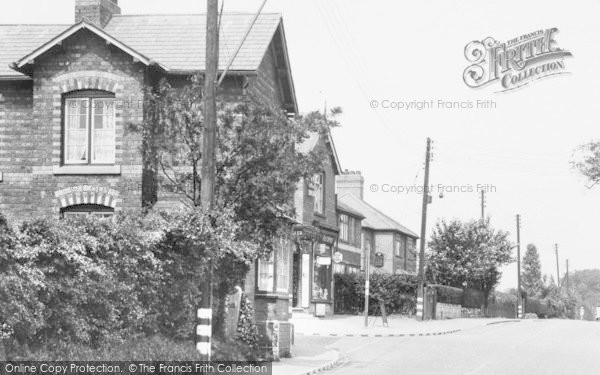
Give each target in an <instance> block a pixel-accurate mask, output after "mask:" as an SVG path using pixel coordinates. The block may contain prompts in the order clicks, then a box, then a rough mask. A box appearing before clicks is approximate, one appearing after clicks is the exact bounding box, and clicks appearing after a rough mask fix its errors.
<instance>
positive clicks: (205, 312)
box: [196, 0, 219, 361]
mask: <svg viewBox="0 0 600 375" xmlns="http://www.w3.org/2000/svg"><path fill="white" fill-rule="evenodd" d="M218 65H219V0H207V11H206V68H205V71H204V130H203V133H202V169H201V178H202V180H201V182H200V189H201V190H200V201H201V203H202V208H203V209H204V210H205V211H209V210H211V209H212V208H213V205H214V201H215V198H214V191H215V174H216V170H215V144H216V135H217V101H216V85H215V84H216V80H217V72H218V68H219V66H218ZM212 266H213V263H212V259H211V260H209V264H208V272H207V277H206V278H205V280H204V282H203V283H202V286H201V290H202V303H201V306H200V308H199V309H198V315H197V318H198V325H197V326H196V349H197V350H198V352H200V355H202V356H203V357H204V359H205V360H207V361H210V358H211V341H212V340H211V336H212Z"/></svg>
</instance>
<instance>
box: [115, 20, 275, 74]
mask: <svg viewBox="0 0 600 375" xmlns="http://www.w3.org/2000/svg"><path fill="white" fill-rule="evenodd" d="M254 16H255V15H254V14H251V13H225V14H223V16H222V18H221V28H220V37H219V39H220V41H219V68H220V69H224V68H225V67H226V65H227V63H228V62H229V60H230V58H231V56H233V54H234V53H235V50H236V49H237V47H238V46H239V44H240V42H241V41H242V38H243V37H244V34H245V33H246V31H247V29H248V27H249V26H250V24H251V22H252V19H253V18H254ZM280 21H281V15H280V14H270V13H266V14H261V15H260V16H259V17H258V19H257V21H256V23H255V24H254V26H253V27H252V30H251V31H250V34H249V35H248V38H247V39H246V41H245V42H244V45H243V46H242V49H241V50H240V52H239V53H238V55H237V57H236V58H235V61H234V62H233V65H232V66H231V68H230V70H233V71H254V70H257V69H258V67H259V65H260V63H261V61H262V59H263V57H264V55H265V52H266V51H267V48H268V47H269V43H271V40H272V39H273V35H274V34H275V31H276V30H277V27H278V26H279V24H280ZM104 31H106V32H107V33H108V34H110V35H112V36H113V37H115V38H116V39H118V40H119V41H121V42H122V43H125V44H126V45H128V46H129V47H131V48H133V49H135V50H136V51H138V52H140V53H142V54H144V55H146V56H149V57H150V58H152V59H153V60H155V61H156V62H158V63H159V64H160V65H163V66H165V67H166V68H167V69H169V70H183V71H189V70H204V67H205V52H206V15H204V14H195V15H120V16H114V17H113V18H112V19H111V20H110V22H109V23H108V25H106V27H105V28H104Z"/></svg>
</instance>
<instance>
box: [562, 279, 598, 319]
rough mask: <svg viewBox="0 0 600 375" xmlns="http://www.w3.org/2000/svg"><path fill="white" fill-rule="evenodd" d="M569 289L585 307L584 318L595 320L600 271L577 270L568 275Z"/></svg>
mask: <svg viewBox="0 0 600 375" xmlns="http://www.w3.org/2000/svg"><path fill="white" fill-rule="evenodd" d="M569 287H570V288H572V290H573V293H575V294H576V295H577V297H578V299H579V302H580V305H581V306H584V307H585V318H586V319H590V320H593V319H595V318H596V307H598V306H600V270H599V269H589V270H578V271H574V272H572V273H571V274H570V275H569Z"/></svg>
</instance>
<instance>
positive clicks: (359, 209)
mask: <svg viewBox="0 0 600 375" xmlns="http://www.w3.org/2000/svg"><path fill="white" fill-rule="evenodd" d="M336 191H337V194H338V207H344V208H346V209H347V210H352V211H353V212H355V213H357V214H360V215H362V216H363V217H364V219H363V220H362V224H361V237H362V240H361V244H362V247H361V248H354V252H355V253H358V252H360V255H361V266H360V268H361V270H362V269H364V266H365V250H366V249H367V248H369V249H370V260H371V263H370V264H371V266H372V267H371V272H383V273H388V274H415V273H416V270H417V253H416V251H415V248H416V241H417V239H418V238H419V236H418V235H417V234H416V233H415V232H413V231H411V230H410V229H408V228H407V227H405V226H404V225H402V224H400V223H398V222H397V221H395V220H394V219H392V218H391V217H389V216H387V215H386V214H384V213H383V212H381V211H379V210H378V209H376V208H375V207H373V206H371V205H370V204H369V203H367V202H365V201H364V199H363V191H364V178H363V176H362V175H361V173H360V172H348V171H345V172H343V173H342V174H341V175H339V176H337V179H336ZM340 243H341V242H340ZM378 257H379V258H381V257H382V258H383V265H382V266H381V267H377V266H376V264H377V263H376V262H375V260H376V258H378Z"/></svg>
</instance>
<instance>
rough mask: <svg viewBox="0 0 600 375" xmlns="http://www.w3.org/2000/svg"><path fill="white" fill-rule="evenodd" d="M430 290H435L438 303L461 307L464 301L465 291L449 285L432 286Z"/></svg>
mask: <svg viewBox="0 0 600 375" xmlns="http://www.w3.org/2000/svg"><path fill="white" fill-rule="evenodd" d="M428 287H429V288H432V289H435V291H436V295H437V301H438V302H440V303H448V304H452V305H460V304H461V303H462V300H463V290H462V289H460V288H454V287H451V286H447V285H437V284H430V285H428Z"/></svg>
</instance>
